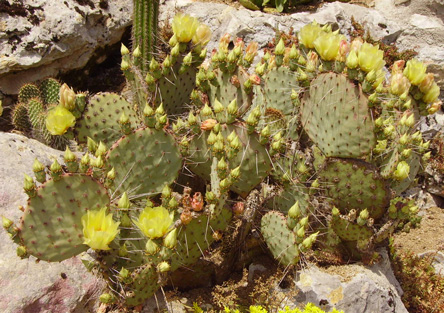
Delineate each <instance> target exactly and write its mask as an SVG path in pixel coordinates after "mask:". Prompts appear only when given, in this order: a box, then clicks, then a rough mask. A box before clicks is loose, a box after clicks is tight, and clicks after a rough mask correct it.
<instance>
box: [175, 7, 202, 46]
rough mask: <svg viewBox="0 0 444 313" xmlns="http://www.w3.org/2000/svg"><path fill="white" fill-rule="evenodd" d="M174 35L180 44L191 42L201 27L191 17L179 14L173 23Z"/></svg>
mask: <svg viewBox="0 0 444 313" xmlns="http://www.w3.org/2000/svg"><path fill="white" fill-rule="evenodd" d="M171 26H172V28H173V33H174V35H175V36H176V39H177V41H179V42H189V41H190V40H191V39H192V38H193V36H194V34H195V33H196V30H197V27H199V21H198V20H197V19H196V18H194V17H191V16H189V15H184V14H177V15H176V16H175V17H174V18H173V22H172V23H171Z"/></svg>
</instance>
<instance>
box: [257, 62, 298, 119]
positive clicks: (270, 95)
mask: <svg viewBox="0 0 444 313" xmlns="http://www.w3.org/2000/svg"><path fill="white" fill-rule="evenodd" d="M263 80H264V95H265V102H266V105H267V108H273V109H276V110H279V111H281V112H282V113H283V114H284V115H294V113H295V107H294V105H293V103H292V100H291V97H290V95H291V91H292V89H298V88H299V86H298V85H297V80H296V77H295V74H294V73H293V72H292V71H290V69H289V68H287V67H285V66H280V67H274V68H272V69H271V70H270V71H268V72H267V74H266V75H265V76H264V77H263Z"/></svg>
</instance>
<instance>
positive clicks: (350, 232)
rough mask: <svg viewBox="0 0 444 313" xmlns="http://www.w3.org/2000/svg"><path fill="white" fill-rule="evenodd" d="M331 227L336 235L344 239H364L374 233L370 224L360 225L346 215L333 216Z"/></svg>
mask: <svg viewBox="0 0 444 313" xmlns="http://www.w3.org/2000/svg"><path fill="white" fill-rule="evenodd" d="M331 227H332V229H333V230H334V232H335V233H336V235H338V236H339V238H341V239H342V240H344V241H364V240H368V239H369V238H370V237H371V236H372V235H373V231H372V230H371V228H369V227H368V226H366V225H363V226H360V225H358V224H356V223H355V222H351V221H349V220H348V219H347V218H346V217H344V216H333V217H332V220H331Z"/></svg>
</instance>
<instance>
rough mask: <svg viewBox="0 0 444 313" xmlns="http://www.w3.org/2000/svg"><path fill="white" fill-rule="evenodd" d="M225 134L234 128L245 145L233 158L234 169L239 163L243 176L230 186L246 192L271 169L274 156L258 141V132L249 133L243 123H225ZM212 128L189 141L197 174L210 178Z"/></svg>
mask: <svg viewBox="0 0 444 313" xmlns="http://www.w3.org/2000/svg"><path fill="white" fill-rule="evenodd" d="M221 128H222V130H221V131H222V134H223V136H224V138H227V137H228V135H230V134H231V132H232V131H233V130H234V131H235V132H236V134H237V136H238V137H239V140H240V142H241V143H242V148H241V149H240V151H239V152H238V153H237V155H236V157H234V159H232V160H230V167H231V169H233V168H236V167H237V166H240V171H241V173H242V174H241V176H240V178H239V180H238V181H236V182H235V183H234V184H233V185H232V186H231V190H233V191H235V192H238V193H240V194H243V195H246V194H248V192H250V191H251V189H253V188H254V187H255V186H257V185H258V184H259V183H260V182H261V181H262V179H264V178H265V177H266V176H267V175H268V174H269V172H270V171H271V160H270V157H269V156H268V153H267V151H266V150H265V148H264V146H263V145H261V144H260V142H259V136H258V135H256V134H251V135H249V134H248V133H247V130H246V128H245V126H243V125H242V124H232V125H222V127H221ZM209 133H210V132H209V131H206V132H204V133H203V134H202V135H196V136H195V137H194V138H193V139H192V140H191V142H190V164H189V166H190V169H191V170H192V171H193V172H195V173H196V174H197V175H200V176H201V177H203V178H205V179H209V175H210V172H211V160H212V153H211V147H210V146H209V145H208V144H207V139H208V135H209ZM225 144H226V145H228V143H225Z"/></svg>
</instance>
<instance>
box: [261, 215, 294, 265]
mask: <svg viewBox="0 0 444 313" xmlns="http://www.w3.org/2000/svg"><path fill="white" fill-rule="evenodd" d="M261 232H262V235H263V236H264V240H265V242H266V243H267V246H268V249H270V251H271V253H272V254H273V256H274V258H275V259H276V260H278V261H279V262H280V263H281V264H283V265H289V264H296V263H297V262H298V261H299V249H298V245H297V243H296V235H295V234H294V233H293V231H292V230H290V229H288V227H287V220H286V218H285V216H284V214H282V213H279V212H274V211H270V212H268V213H267V214H265V215H264V216H263V217H262V220H261Z"/></svg>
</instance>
